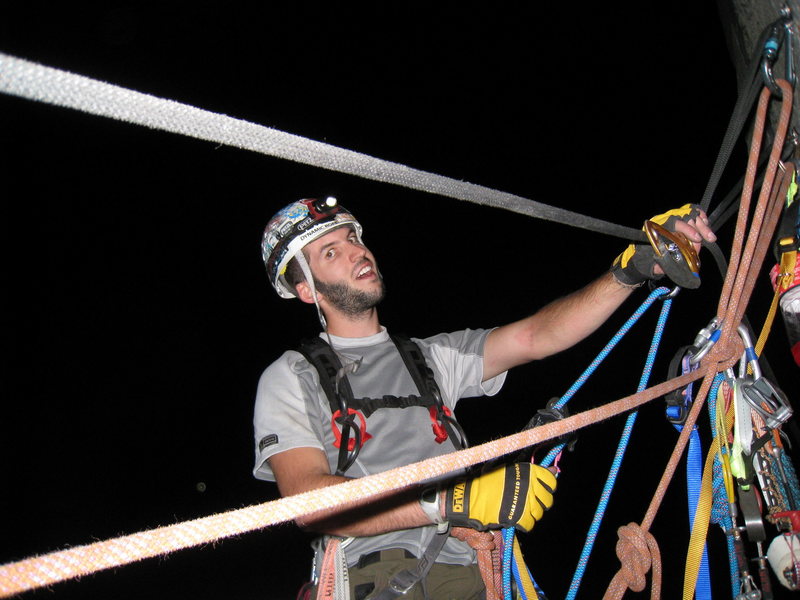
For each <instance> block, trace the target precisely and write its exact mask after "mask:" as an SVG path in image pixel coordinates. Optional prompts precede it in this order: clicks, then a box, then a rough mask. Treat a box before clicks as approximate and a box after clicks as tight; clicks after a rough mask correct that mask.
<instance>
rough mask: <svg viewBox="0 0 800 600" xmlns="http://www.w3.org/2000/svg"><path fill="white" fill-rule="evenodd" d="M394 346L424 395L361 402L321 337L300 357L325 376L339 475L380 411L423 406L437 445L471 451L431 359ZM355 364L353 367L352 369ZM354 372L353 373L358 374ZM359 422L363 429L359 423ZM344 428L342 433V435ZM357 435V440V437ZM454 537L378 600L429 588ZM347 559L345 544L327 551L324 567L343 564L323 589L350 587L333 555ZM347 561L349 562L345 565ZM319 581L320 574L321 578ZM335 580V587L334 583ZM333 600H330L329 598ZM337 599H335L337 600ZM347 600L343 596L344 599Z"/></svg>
mask: <svg viewBox="0 0 800 600" xmlns="http://www.w3.org/2000/svg"><path fill="white" fill-rule="evenodd" d="M390 337H391V339H392V341H393V342H394V345H395V347H396V348H397V351H398V353H399V354H400V356H401V358H402V360H403V364H404V365H405V367H406V369H407V370H408V372H409V374H410V375H411V377H412V379H413V380H414V384H415V385H416V387H417V390H418V391H419V395H418V396H417V395H410V396H403V397H397V396H389V395H385V396H383V397H381V398H355V397H354V396H353V390H352V388H351V386H350V383H349V381H348V379H347V369H346V368H343V367H342V366H341V362H340V361H339V357H338V355H337V353H336V352H335V351H334V349H333V348H332V347H331V346H330V345H329V344H328V343H327V342H325V341H324V340H323V339H322V338H321V337H315V338H311V339H307V340H304V341H303V342H302V343H301V345H300V347H299V348H298V351H299V352H300V353H301V354H302V355H303V356H305V358H306V360H308V362H309V364H311V365H312V366H313V367H314V368H315V369H316V370H317V373H318V374H319V382H320V386H321V387H322V389H323V391H324V392H325V396H326V397H327V399H328V404H329V405H330V409H331V428H332V430H333V434H334V438H335V441H334V446H335V447H336V448H338V449H339V455H338V461H337V467H336V474H337V475H344V474H345V472H346V471H347V470H348V469H349V468H350V467H351V466H352V465H353V464H354V463H355V461H356V459H357V457H358V454H359V452H360V450H361V448H362V447H363V445H364V444H365V443H366V442H367V441H368V440H369V439H371V438H372V435H371V434H370V433H368V432H367V427H366V419H367V418H368V417H369V416H370V415H372V414H373V413H375V412H376V411H378V410H382V409H388V408H395V409H403V408H408V407H412V406H421V407H424V408H427V409H428V412H429V415H430V419H431V427H432V429H433V434H434V439H435V441H436V442H437V443H439V444H441V443H443V442H445V441H446V440H448V439H449V440H450V441H451V443H452V444H453V446H454V448H455V449H456V450H462V449H464V448H466V447H467V438H466V435H465V434H464V432H463V430H462V428H461V426H460V425H459V424H458V422H457V421H456V420H455V418H454V417H453V414H452V412H451V411H450V409H449V408H448V407H446V406H445V405H444V403H443V402H442V397H441V392H440V390H439V386H438V385H437V383H436V380H435V379H434V376H433V371H432V370H431V369H430V367H428V365H427V363H426V361H425V357H424V355H423V354H422V351H421V350H420V349H419V346H418V345H417V344H416V343H415V342H414V341H413V340H411V339H410V338H409V337H407V336H405V335H400V334H397V335H391V336H390ZM351 364H354V363H348V365H351ZM352 371H353V369H351V370H350V372H352ZM356 418H357V419H358V424H356V423H355V419H356ZM339 427H341V429H339ZM351 433H352V437H351ZM448 535H449V531H448V528H447V526H446V525H445V527H444V528H443V529H441V530H440V531H437V533H436V534H435V535H434V536H433V538H432V539H431V541H430V543H429V544H428V546H427V547H426V548H425V551H424V552H423V553H422V556H421V557H420V558H419V562H418V563H417V565H416V566H415V567H414V568H413V569H409V570H404V571H401V572H400V573H398V574H397V575H395V576H394V577H393V578H392V580H391V581H390V582H389V583H388V584H387V586H386V587H385V588H384V589H383V590H379V591H378V593H377V594H376V595H375V596H374V598H375V600H391V599H392V598H396V597H398V596H401V595H403V594H405V593H406V592H407V591H408V590H410V589H411V588H412V587H413V586H414V585H416V584H417V583H418V582H421V581H422V582H423V584H424V579H425V577H426V576H427V574H428V572H429V571H430V569H431V567H432V566H433V564H434V562H435V561H436V557H437V556H438V555H439V552H440V551H441V549H442V548H443V547H444V544H445V542H446V540H447V537H448ZM337 553H341V548H340V543H337V541H336V540H333V543H331V542H329V543H328V545H327V546H325V550H324V559H323V564H325V565H332V564H339V565H340V568H338V569H336V572H335V574H332V573H331V569H330V567H329V568H328V570H326V571H324V573H323V575H322V576H320V579H319V585H320V586H322V585H323V584H324V585H325V586H326V587H325V588H324V589H326V590H327V589H328V588H330V587H331V586H332V585H333V586H334V587H336V588H343V587H345V586H347V585H348V584H347V582H346V571H347V568H346V565H345V566H344V567H343V568H342V567H341V560H340V561H339V563H334V559H333V558H329V555H333V556H337ZM342 560H343V559H342ZM315 577H316V574H315ZM330 580H335V582H336V583H335V585H334V584H331V583H329V581H330ZM320 589H323V588H320ZM323 597H324V598H326V599H327V598H328V596H323ZM331 598H333V597H332V596H331ZM338 598H339V599H340V600H343V597H342V596H338Z"/></svg>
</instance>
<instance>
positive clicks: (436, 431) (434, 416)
mask: <svg viewBox="0 0 800 600" xmlns="http://www.w3.org/2000/svg"><path fill="white" fill-rule="evenodd" d="M441 410H442V412H443V413H444V414H445V415H446V416H448V417H451V416H453V412H452V411H451V410H450V409H449V408H447V407H446V406H442V408H441ZM428 412H430V414H431V423H433V425H432V426H431V427H432V428H433V435H434V436H435V439H436V443H437V444H441V443H442V442H444V441H445V440H446V439H447V431H446V430H445V428H444V425H443V424H442V422H441V421H440V420H439V409H438V407H436V406H431V407H429V408H428Z"/></svg>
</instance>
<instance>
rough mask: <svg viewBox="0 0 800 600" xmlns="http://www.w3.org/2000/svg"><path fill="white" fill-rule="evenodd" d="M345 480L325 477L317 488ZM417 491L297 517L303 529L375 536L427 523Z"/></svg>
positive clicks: (390, 494)
mask: <svg viewBox="0 0 800 600" xmlns="http://www.w3.org/2000/svg"><path fill="white" fill-rule="evenodd" d="M343 481H348V478H347V477H340V476H337V475H327V476H325V482H324V483H323V485H322V486H321V487H327V486H328V485H335V484H337V483H341V482H343ZM419 493H420V492H419V490H417V489H413V490H410V491H406V492H400V493H396V492H394V493H393V492H390V493H389V494H387V495H386V496H384V497H380V496H379V497H372V498H370V499H369V500H368V501H365V502H364V503H362V504H359V505H358V506H355V507H349V508H347V509H345V510H343V511H342V510H340V509H326V510H323V511H320V512H318V513H313V514H310V515H307V516H304V517H301V518H299V519H297V521H296V522H297V524H298V525H299V526H300V527H302V528H303V529H307V530H310V531H316V532H319V533H328V534H332V535H339V536H343V537H350V536H352V537H362V536H370V535H379V534H381V533H388V532H390V531H397V530H400V529H410V528H413V527H421V526H423V525H430V524H431V520H430V519H429V518H428V516H427V515H426V514H425V512H424V511H423V510H422V508H421V507H420V504H419Z"/></svg>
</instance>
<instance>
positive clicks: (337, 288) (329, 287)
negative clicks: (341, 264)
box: [314, 279, 386, 318]
mask: <svg viewBox="0 0 800 600" xmlns="http://www.w3.org/2000/svg"><path fill="white" fill-rule="evenodd" d="M314 283H315V284H316V287H317V291H319V292H321V293H322V294H323V295H324V296H325V299H326V300H327V301H328V304H330V305H331V306H332V307H333V308H335V309H336V310H338V311H339V312H341V313H343V314H344V315H345V316H347V317H350V318H358V317H360V316H363V315H364V314H365V313H367V312H369V311H370V310H372V309H373V308H375V307H376V306H377V305H378V304H379V303H380V301H381V300H383V297H384V296H385V295H386V287H385V286H384V284H383V279H381V280H380V284H381V285H380V288H379V289H377V290H375V291H374V292H365V291H363V290H357V289H355V288H352V287H350V286H349V285H348V284H346V283H342V282H339V283H326V282H324V281H320V280H319V279H316V280H315V281H314Z"/></svg>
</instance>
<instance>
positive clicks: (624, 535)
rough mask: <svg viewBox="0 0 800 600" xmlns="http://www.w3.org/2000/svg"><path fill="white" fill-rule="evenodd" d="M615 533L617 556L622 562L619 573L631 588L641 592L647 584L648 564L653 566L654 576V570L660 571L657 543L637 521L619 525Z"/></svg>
mask: <svg viewBox="0 0 800 600" xmlns="http://www.w3.org/2000/svg"><path fill="white" fill-rule="evenodd" d="M617 535H619V540H618V541H617V558H619V561H620V563H622V566H621V567H620V574H621V575H622V578H623V579H624V580H625V583H626V584H627V585H628V587H629V588H630V589H631V590H633V591H634V592H641V591H642V590H643V589H644V588H645V586H646V585H647V572H648V571H650V566H651V565H653V566H654V569H653V570H654V577H655V571H656V570H658V572H659V573H660V571H661V557H660V554H659V551H658V544H657V543H656V540H655V538H654V537H653V535H652V534H651V533H650V532H649V531H645V530H644V529H642V528H641V527H640V526H639V525H638V524H637V523H629V524H628V525H625V526H623V527H620V528H619V529H618V530H617Z"/></svg>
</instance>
